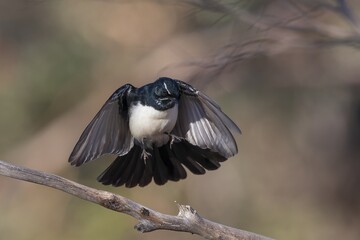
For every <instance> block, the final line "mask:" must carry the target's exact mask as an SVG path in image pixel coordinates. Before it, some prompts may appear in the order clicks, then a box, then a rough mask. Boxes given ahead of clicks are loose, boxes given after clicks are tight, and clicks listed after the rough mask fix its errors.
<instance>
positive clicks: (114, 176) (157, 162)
mask: <svg viewBox="0 0 360 240" xmlns="http://www.w3.org/2000/svg"><path fill="white" fill-rule="evenodd" d="M142 151H143V149H142V147H140V146H138V145H136V144H135V145H134V147H133V148H132V149H131V150H130V151H129V152H128V153H127V154H126V155H123V156H119V157H117V158H116V159H115V161H114V162H113V163H112V164H111V165H110V166H109V167H108V168H107V169H106V170H105V171H104V172H103V173H102V174H101V175H100V176H99V177H98V181H99V182H101V183H103V184H105V185H110V184H112V185H113V186H122V185H125V186H126V187H128V188H131V187H135V186H137V185H139V186H140V187H144V186H146V185H148V184H149V183H150V182H151V180H152V179H154V182H155V183H156V184H158V185H163V184H165V183H166V182H167V181H169V180H171V181H179V180H180V179H185V178H186V176H187V172H186V170H185V168H184V166H185V167H186V168H187V169H189V170H190V171H191V172H192V173H193V174H197V175H199V174H205V172H206V170H215V169H218V168H219V167H220V162H223V161H225V160H226V158H225V157H223V156H221V155H220V154H219V153H216V152H214V151H211V150H210V149H202V148H200V147H198V146H195V145H192V144H191V143H189V142H188V141H186V140H184V139H180V140H177V141H175V142H168V143H167V144H165V145H163V146H161V147H155V146H154V147H153V149H150V150H147V151H148V152H149V153H150V154H149V155H147V157H145V156H143V155H142ZM205 169H206V170H205Z"/></svg>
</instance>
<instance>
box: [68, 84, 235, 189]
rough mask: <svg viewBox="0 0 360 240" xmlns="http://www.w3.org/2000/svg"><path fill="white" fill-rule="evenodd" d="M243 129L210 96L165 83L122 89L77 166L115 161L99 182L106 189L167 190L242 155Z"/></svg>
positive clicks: (78, 149) (83, 140)
mask: <svg viewBox="0 0 360 240" xmlns="http://www.w3.org/2000/svg"><path fill="white" fill-rule="evenodd" d="M235 133H240V134H241V130H240V128H239V127H238V126H237V125H236V124H235V123H234V122H233V121H232V120H231V119H230V118H229V117H228V116H227V115H226V114H225V113H224V112H223V111H222V110H221V108H220V106H219V105H218V104H217V103H215V101H213V100H212V99H210V98H209V97H208V96H207V95H205V94H204V93H202V92H201V91H199V90H197V89H196V88H194V87H192V86H191V85H190V84H188V83H186V82H183V81H181V80H177V79H172V78H169V77H160V78H158V79H157V80H156V81H154V82H152V83H149V84H146V85H144V86H142V87H139V88H136V87H134V86H133V85H131V84H125V85H123V86H122V87H120V88H119V89H117V90H116V91H115V92H114V93H113V94H112V95H111V96H110V98H109V99H108V100H107V101H106V102H105V104H104V105H103V106H102V108H101V109H100V111H99V112H98V113H97V114H96V115H95V117H94V118H93V119H92V120H91V122H90V123H89V124H88V125H87V127H86V128H85V130H84V131H83V133H82V134H81V136H80V138H79V140H78V142H77V143H76V145H75V147H74V149H73V151H72V152H71V154H70V157H69V162H70V164H71V165H74V166H81V165H82V164H84V163H87V162H90V161H92V160H95V159H98V158H99V157H100V156H102V155H108V154H110V155H115V156H116V159H115V160H114V161H113V162H112V163H111V164H110V166H109V167H108V168H107V169H106V170H105V171H103V172H102V173H101V174H100V175H99V176H98V178H97V180H98V181H99V182H101V183H102V184H104V185H112V186H114V187H119V186H123V185H125V187H127V188H132V187H135V186H140V187H144V186H147V185H148V184H150V183H151V182H152V180H154V182H155V184H157V185H163V184H165V183H166V182H168V181H169V180H170V181H179V180H181V179H185V178H186V177H187V171H186V170H185V167H186V168H187V169H188V170H189V171H190V172H192V173H193V174H196V175H201V174H205V172H206V170H215V169H218V168H219V167H220V163H221V162H223V161H225V160H227V159H228V158H230V157H232V156H234V155H235V154H237V153H238V147H237V144H236V141H235V138H234V135H233V134H235Z"/></svg>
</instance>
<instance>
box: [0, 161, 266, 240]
mask: <svg viewBox="0 0 360 240" xmlns="http://www.w3.org/2000/svg"><path fill="white" fill-rule="evenodd" d="M0 175H3V176H6V177H10V178H15V179H19V180H23V181H27V182H33V183H36V184H40V185H44V186H47V187H51V188H55V189H58V190H61V191H63V192H66V193H69V194H71V195H73V196H76V197H78V198H81V199H83V200H86V201H89V202H93V203H96V204H99V205H101V206H103V207H105V208H108V209H111V210H113V211H117V212H120V213H125V214H127V215H130V216H132V217H134V218H136V219H137V220H139V223H138V224H136V225H135V229H136V230H138V231H140V232H151V231H154V230H159V229H163V230H171V231H180V232H189V233H193V234H198V235H200V236H202V237H204V238H206V239H223V240H225V239H241V240H271V239H270V238H268V237H264V236H261V235H258V234H255V233H251V232H247V231H244V230H240V229H236V228H231V227H228V226H225V225H221V224H218V223H215V222H212V221H209V220H207V219H205V218H203V217H201V216H200V215H199V214H198V213H197V212H196V211H195V210H194V209H193V208H191V207H190V206H184V205H179V213H178V215H177V216H171V215H167V214H163V213H159V212H156V211H154V210H152V209H150V208H147V207H145V206H142V205H140V204H138V203H136V202H134V201H132V200H130V199H127V198H125V197H122V196H120V195H116V194H113V193H110V192H106V191H102V190H97V189H94V188H90V187H87V186H84V185H81V184H78V183H76V182H73V181H70V180H68V179H66V178H63V177H59V176H57V175H54V174H49V173H45V172H41V171H36V170H32V169H29V168H25V167H20V166H15V165H12V164H9V163H6V162H4V161H0Z"/></svg>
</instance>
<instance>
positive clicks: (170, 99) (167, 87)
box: [153, 77, 180, 109]
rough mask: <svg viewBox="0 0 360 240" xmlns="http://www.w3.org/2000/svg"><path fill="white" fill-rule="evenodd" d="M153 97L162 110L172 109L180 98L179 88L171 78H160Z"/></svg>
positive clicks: (155, 84) (156, 83) (155, 83)
mask: <svg viewBox="0 0 360 240" xmlns="http://www.w3.org/2000/svg"><path fill="white" fill-rule="evenodd" d="M153 96H154V98H155V101H156V103H157V105H158V106H159V107H160V108H161V109H169V108H172V107H173V106H174V105H175V104H176V103H177V101H178V99H179V97H180V91H179V86H178V85H177V83H176V81H174V80H173V79H171V78H166V77H162V78H159V79H158V80H157V81H155V82H154V88H153Z"/></svg>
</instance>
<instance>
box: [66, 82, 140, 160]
mask: <svg viewBox="0 0 360 240" xmlns="http://www.w3.org/2000/svg"><path fill="white" fill-rule="evenodd" d="M134 89H135V88H134V87H133V86H132V85H130V84H126V85H124V86H122V87H121V88H119V89H118V90H116V91H115V92H114V93H113V94H112V95H111V96H110V98H109V99H108V100H107V101H106V102H105V104H104V106H103V107H102V108H101V109H100V111H99V112H98V113H97V114H96V116H95V117H94V119H93V120H92V121H91V122H90V123H89V125H88V126H87V127H86V128H85V130H84V132H83V133H82V135H81V136H80V139H79V140H78V142H77V143H76V145H75V148H74V150H73V151H72V153H71V155H70V157H69V162H70V163H71V165H76V166H80V165H82V164H83V163H86V162H89V161H91V160H93V159H96V158H98V157H100V156H101V155H103V154H116V155H119V156H121V155H124V154H126V153H128V152H129V151H130V149H131V148H132V147H133V145H134V143H133V142H134V141H133V137H132V136H131V133H130V130H129V120H128V113H127V112H128V109H127V100H126V99H127V95H128V93H129V92H130V91H133V90H134Z"/></svg>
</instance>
